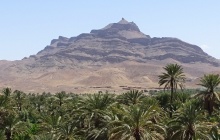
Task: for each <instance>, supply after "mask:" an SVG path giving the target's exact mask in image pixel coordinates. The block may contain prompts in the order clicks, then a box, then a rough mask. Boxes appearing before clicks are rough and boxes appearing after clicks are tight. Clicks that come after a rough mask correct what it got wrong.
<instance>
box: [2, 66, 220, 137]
mask: <svg viewBox="0 0 220 140" xmlns="http://www.w3.org/2000/svg"><path fill="white" fill-rule="evenodd" d="M169 68H171V69H169ZM173 68H174V69H175V70H174V71H172V70H173ZM170 70H171V71H170ZM165 71H166V72H167V73H166V72H165V73H163V74H162V75H161V76H159V79H160V82H159V83H160V85H165V89H167V88H168V89H170V90H169V91H160V92H157V93H155V94H154V95H147V94H145V93H144V92H143V91H138V90H131V91H129V92H127V93H122V94H119V95H115V94H111V93H96V94H73V93H66V92H64V91H62V92H59V93H56V94H54V95H52V94H50V93H42V94H32V93H29V94H27V93H23V92H22V91H19V90H15V91H14V92H12V90H11V89H10V88H5V89H3V90H2V92H1V94H0V140H200V139H201V140H206V139H207V140H208V139H210V140H219V139H220V129H219V127H220V111H219V109H220V101H219V94H218V93H217V92H216V91H217V90H216V88H217V86H218V85H219V83H220V77H219V75H215V74H208V75H204V77H202V78H201V80H200V83H199V85H201V86H203V87H205V88H206V89H205V90H204V91H199V92H198V90H177V85H180V88H182V87H183V83H184V79H185V76H184V74H183V70H182V68H181V66H179V65H176V64H175V65H168V66H166V67H165Z"/></svg>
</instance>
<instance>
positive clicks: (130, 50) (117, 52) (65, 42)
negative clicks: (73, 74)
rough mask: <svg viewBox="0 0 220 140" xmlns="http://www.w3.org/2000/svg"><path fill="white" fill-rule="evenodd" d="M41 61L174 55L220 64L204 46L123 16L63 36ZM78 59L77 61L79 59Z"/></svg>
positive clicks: (189, 60) (185, 60) (107, 60)
mask: <svg viewBox="0 0 220 140" xmlns="http://www.w3.org/2000/svg"><path fill="white" fill-rule="evenodd" d="M34 57H35V58H36V59H39V61H42V60H44V61H47V60H48V61H50V62H51V59H56V60H57V61H58V60H60V61H62V60H65V59H68V60H70V61H72V62H73V63H74V64H75V65H77V64H79V63H78V62H79V61H80V62H84V61H86V63H88V62H89V63H91V64H95V63H99V64H100V63H101V64H105V63H120V62H123V61H136V62H142V63H145V62H146V60H152V59H155V60H164V59H169V58H172V59H174V60H177V61H179V62H181V63H196V62H201V63H209V64H212V65H214V66H219V61H218V60H216V59H215V58H213V57H211V56H209V55H208V54H206V53H205V52H203V50H202V49H201V48H200V47H198V46H196V45H192V44H189V43H186V42H183V41H181V40H179V39H176V38H169V37H163V38H156V37H154V38H151V37H150V36H149V35H145V34H144V33H142V32H141V31H140V30H139V28H138V26H137V25H136V24H135V23H133V22H127V21H126V20H125V19H122V20H121V21H119V22H118V23H113V24H109V25H107V26H106V27H104V28H103V29H99V30H92V31H91V32H90V33H83V34H80V35H79V36H77V37H71V38H66V37H61V36H60V37H59V38H58V39H54V40H52V41H51V44H50V45H49V46H47V47H46V48H45V49H44V50H42V51H40V52H39V53H38V54H37V55H36V56H34ZM75 61H76V62H75Z"/></svg>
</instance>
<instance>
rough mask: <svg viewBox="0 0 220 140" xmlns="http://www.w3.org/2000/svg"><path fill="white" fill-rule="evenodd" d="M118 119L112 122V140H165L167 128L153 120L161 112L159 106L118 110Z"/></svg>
mask: <svg viewBox="0 0 220 140" xmlns="http://www.w3.org/2000/svg"><path fill="white" fill-rule="evenodd" d="M116 111H117V115H116V116H118V117H116V118H115V120H114V121H112V122H110V126H111V128H110V132H109V139H110V140H119V139H123V140H148V139H149V140H152V139H157V140H163V139H164V137H165V134H166V131H165V128H164V127H163V126H162V125H160V124H159V123H155V122H154V121H153V120H152V119H153V118H154V117H155V116H157V113H159V112H160V111H161V110H160V109H159V108H158V106H157V105H155V104H154V105H150V106H149V107H144V106H140V105H132V106H122V107H120V108H118V109H117V108H116Z"/></svg>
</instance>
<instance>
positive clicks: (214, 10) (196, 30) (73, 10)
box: [0, 0, 220, 60]
mask: <svg viewBox="0 0 220 140" xmlns="http://www.w3.org/2000/svg"><path fill="white" fill-rule="evenodd" d="M219 5H220V1H209V2H208V1H205V0H202V1H201V0H195V1H190V0H186V1H181V2H180V1H178V2H177V1H171V0H167V1H163V2H156V1H149V2H147V1H144V0H140V1H138V2H137V1H129V2H128V1H126V0H121V1H116V0H112V1H106V2H98V1H88V2H85V1H70V0H63V1H59V2H58V1H52V0H48V1H42V0H40V1H29V2H27V1H24V0H20V1H4V2H2V3H1V5H0V13H1V14H2V16H1V22H0V30H1V32H0V38H1V43H0V50H1V51H0V60H20V59H22V58H24V57H29V56H30V55H33V54H36V53H37V52H39V51H40V50H42V49H44V47H45V46H46V45H49V44H50V41H51V40H52V39H56V38H58V36H65V37H73V36H77V35H79V34H80V33H88V32H90V30H92V29H100V28H103V27H104V26H106V25H107V24H109V23H114V22H118V21H119V20H120V19H121V18H122V17H124V18H125V19H126V20H128V21H129V22H131V21H133V22H135V23H136V24H137V25H138V27H139V28H140V30H141V31H142V32H143V33H145V34H147V35H150V36H151V37H175V38H179V39H181V40H182V41H185V42H187V43H190V44H194V45H198V46H200V47H201V48H202V49H203V50H204V51H205V52H206V53H208V54H209V55H211V56H213V57H215V58H218V59H219V58H220V56H219V52H220V48H219V47H218V45H219V44H220V39H219V36H220V17H219V15H218V14H219V13H220V9H219V7H218V6H219Z"/></svg>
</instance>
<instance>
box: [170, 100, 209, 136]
mask: <svg viewBox="0 0 220 140" xmlns="http://www.w3.org/2000/svg"><path fill="white" fill-rule="evenodd" d="M205 121H206V120H205V118H204V115H203V114H202V109H201V108H200V107H199V102H198V101H196V100H195V101H194V100H192V101H189V102H187V103H186V104H185V105H183V107H182V108H180V109H179V110H178V112H176V113H175V114H174V119H172V120H171V121H170V122H169V123H168V133H169V137H170V139H171V140H177V139H178V140H197V139H209V136H208V133H209V128H208V125H207V124H205Z"/></svg>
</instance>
